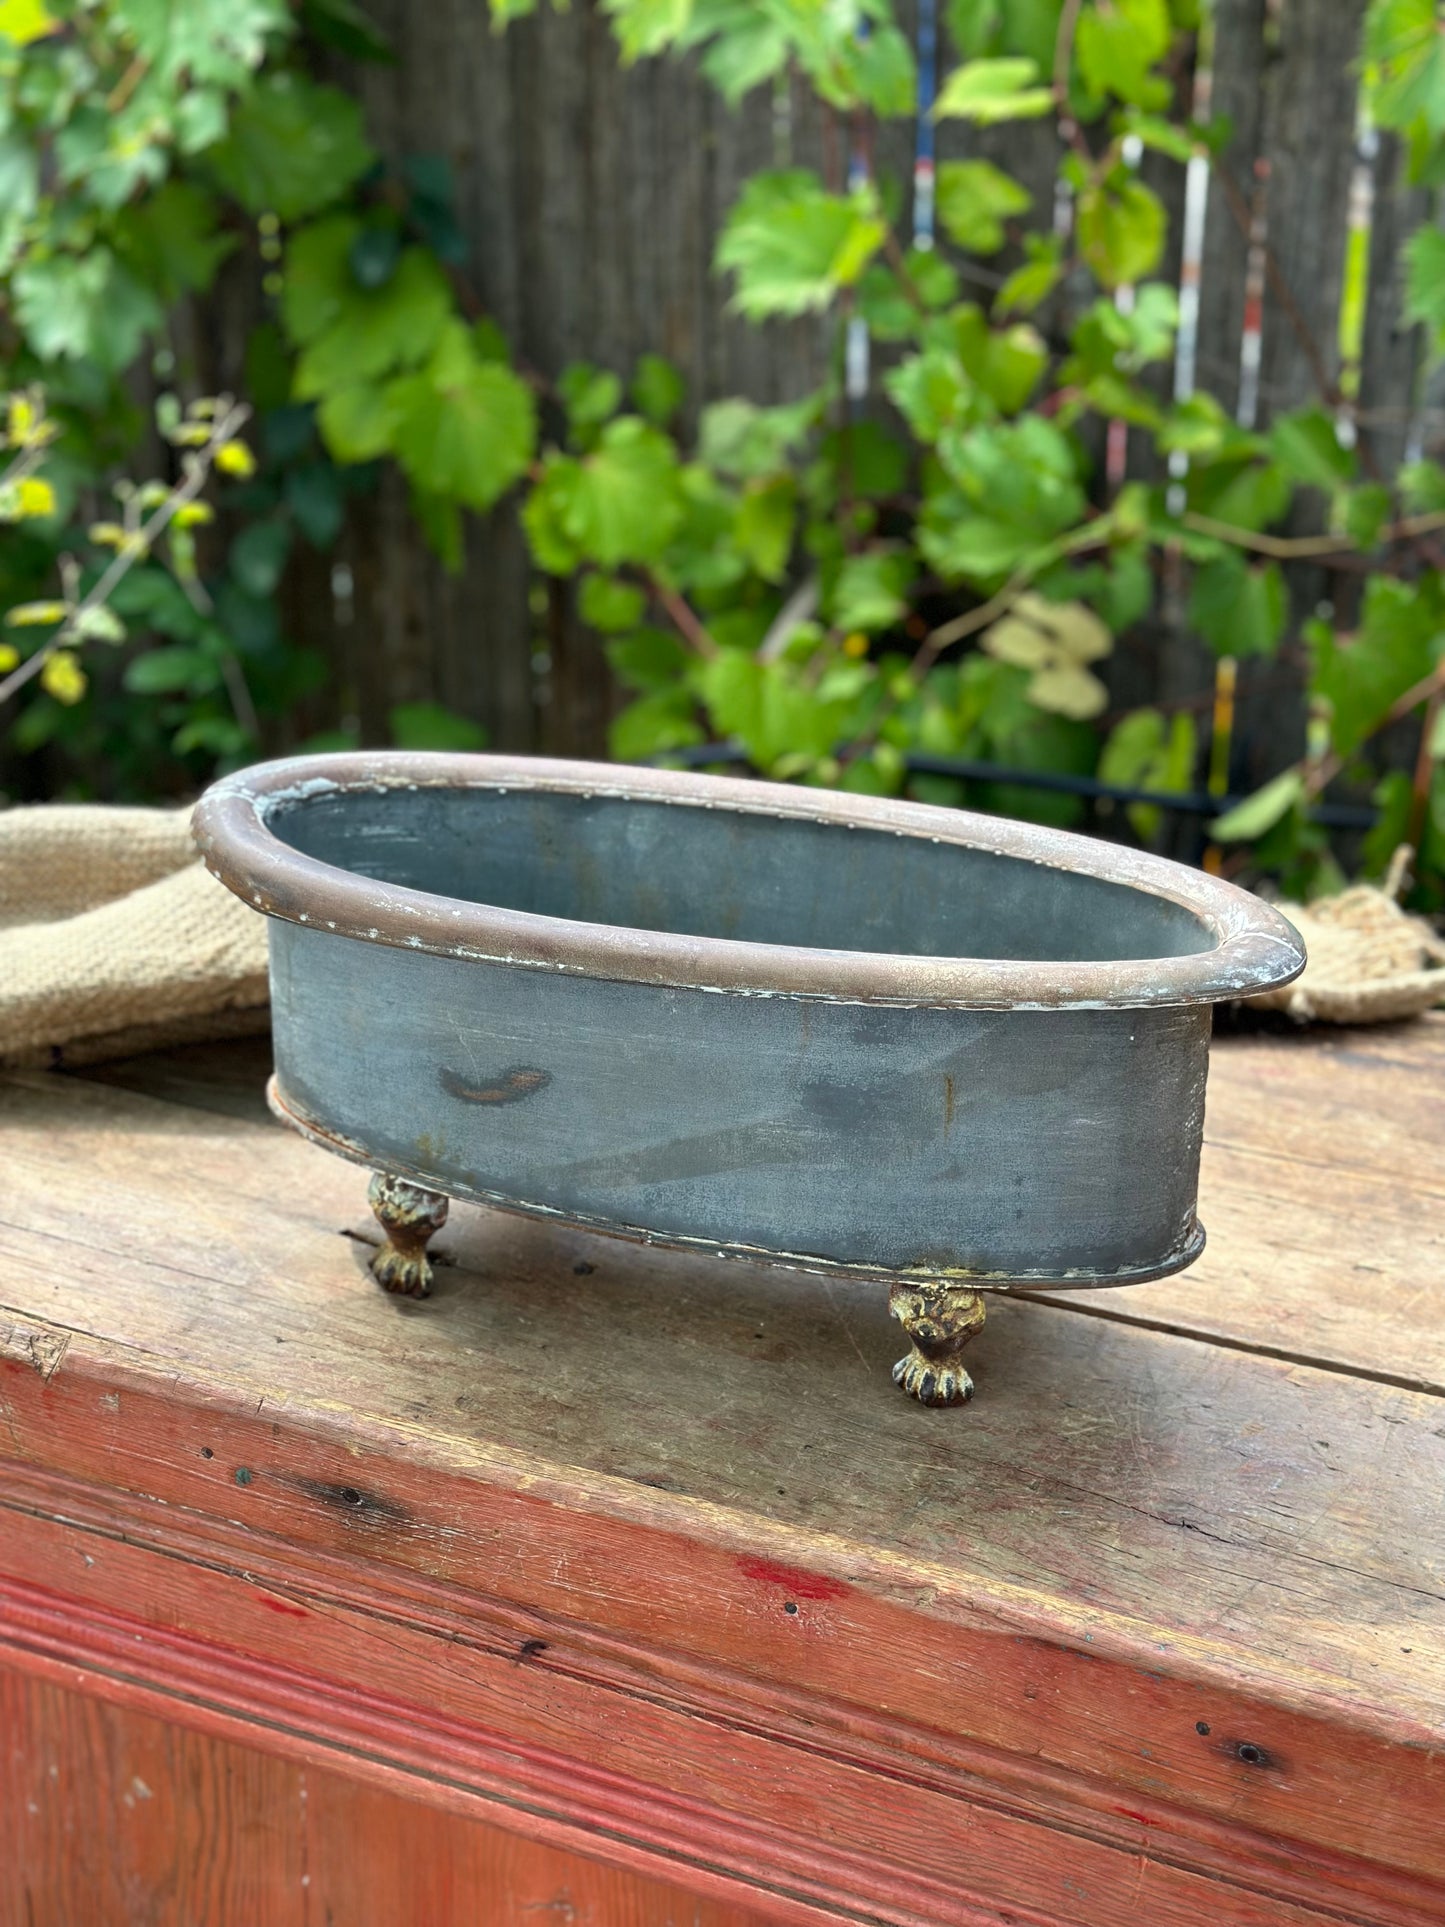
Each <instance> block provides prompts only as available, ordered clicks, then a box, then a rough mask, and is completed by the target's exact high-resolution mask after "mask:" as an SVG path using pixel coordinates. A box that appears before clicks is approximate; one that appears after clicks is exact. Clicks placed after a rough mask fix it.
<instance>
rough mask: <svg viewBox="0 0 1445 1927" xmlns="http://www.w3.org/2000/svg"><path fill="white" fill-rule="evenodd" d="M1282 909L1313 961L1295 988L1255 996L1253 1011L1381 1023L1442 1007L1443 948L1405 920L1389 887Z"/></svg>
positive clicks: (1421, 926)
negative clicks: (1275, 1011)
mask: <svg viewBox="0 0 1445 1927" xmlns="http://www.w3.org/2000/svg"><path fill="white" fill-rule="evenodd" d="M1398 880H1399V879H1398V877H1396V878H1395V879H1394V880H1393V881H1394V882H1395V883H1397V882H1398ZM1284 908H1285V914H1286V915H1287V916H1288V917H1289V920H1290V922H1291V923H1292V924H1293V925H1294V926H1295V928H1296V929H1297V930H1298V931H1299V933H1300V935H1301V936H1302V937H1303V938H1304V940H1305V949H1306V950H1307V951H1308V952H1309V962H1308V963H1307V964H1306V965H1305V969H1304V974H1303V976H1300V977H1297V978H1296V979H1295V981H1294V982H1293V983H1292V984H1286V985H1285V987H1284V988H1283V989H1282V990H1268V991H1266V992H1265V993H1264V995H1263V996H1262V997H1251V998H1250V1000H1249V1005H1250V1008H1251V1009H1252V1010H1257V1009H1265V1010H1282V1011H1285V1012H1287V1013H1288V1015H1289V1016H1291V1017H1293V1018H1295V1019H1297V1020H1298V1021H1299V1022H1300V1023H1324V1024H1383V1023H1388V1022H1390V1021H1391V1020H1392V1019H1396V1018H1401V1017H1419V1016H1421V1015H1422V1014H1423V1013H1424V1012H1425V1011H1427V1010H1430V1009H1431V1008H1433V1006H1434V1005H1436V1004H1441V1003H1445V967H1442V966H1445V942H1442V941H1441V940H1440V938H1439V937H1437V936H1436V934H1435V932H1434V931H1433V930H1432V929H1431V928H1430V926H1429V924H1427V923H1425V922H1423V921H1422V920H1421V919H1420V918H1419V917H1411V916H1407V915H1406V913H1405V912H1404V911H1403V910H1402V909H1401V908H1400V906H1399V905H1398V904H1397V903H1396V902H1395V901H1394V897H1393V889H1392V884H1391V883H1387V885H1386V888H1385V889H1384V890H1376V889H1374V888H1373V887H1372V886H1370V885H1369V884H1358V885H1357V886H1356V887H1355V888H1354V889H1353V890H1344V891H1342V892H1341V893H1340V895H1339V896H1337V897H1324V898H1322V899H1321V900H1320V901H1319V902H1318V903H1312V904H1310V906H1309V907H1308V909H1302V908H1301V907H1300V906H1299V905H1297V904H1293V903H1291V904H1286V905H1285V906H1284Z"/></svg>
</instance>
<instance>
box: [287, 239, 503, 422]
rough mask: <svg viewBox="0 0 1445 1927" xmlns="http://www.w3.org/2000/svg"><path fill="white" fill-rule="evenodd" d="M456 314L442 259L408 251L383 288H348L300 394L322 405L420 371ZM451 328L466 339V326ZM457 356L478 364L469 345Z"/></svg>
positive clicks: (304, 366) (308, 364) (313, 343)
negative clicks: (394, 374)
mask: <svg viewBox="0 0 1445 1927" xmlns="http://www.w3.org/2000/svg"><path fill="white" fill-rule="evenodd" d="M451 312H452V297H451V288H450V286H449V284H448V282H447V278H446V275H445V274H444V273H443V272H442V270H441V268H440V267H439V266H438V264H437V261H436V258H435V257H434V256H433V255H432V254H430V253H429V252H428V251H427V250H426V249H425V248H416V247H413V248H408V249H407V250H406V251H405V253H404V254H403V255H402V257H401V259H400V261H398V263H397V266H396V272H395V273H394V274H393V275H392V277H391V279H390V280H389V281H387V282H386V283H385V284H384V285H383V286H382V287H379V288H374V289H368V288H359V287H357V286H356V284H355V282H354V281H351V280H348V282H347V283H346V284H345V285H344V286H343V288H342V290H341V291H340V296H339V303H338V306H337V309H336V318H335V320H334V321H333V322H332V323H331V324H330V325H329V326H328V327H327V328H326V329H325V330H324V332H322V333H321V334H319V335H316V336H315V337H314V338H313V339H312V340H310V341H309V342H308V343H307V344H306V346H305V347H304V348H303V349H302V351H301V356H300V359H299V360H298V361H297V364H296V378H295V383H294V389H293V392H294V393H295V394H296V396H297V398H298V399H299V400H301V401H315V400H317V399H318V398H320V397H321V396H323V395H326V394H329V393H330V392H331V391H332V390H333V389H337V388H347V387H353V386H355V384H357V383H358V382H365V381H374V380H377V379H378V378H379V377H381V376H383V375H386V374H389V373H391V371H392V370H393V369H396V368H410V367H415V366H416V365H417V364H418V363H419V362H422V361H425V360H426V359H427V357H428V355H430V354H431V353H432V351H433V350H434V349H436V348H437V345H438V342H439V340H440V338H441V336H442V333H443V330H444V328H445V327H446V326H447V325H448V321H449V317H451ZM450 327H451V329H452V330H453V331H454V332H455V333H456V334H457V335H458V336H461V337H465V336H466V330H465V329H464V327H463V325H462V323H461V322H459V321H456V320H451V322H450ZM457 352H458V353H459V354H460V355H461V356H462V358H463V359H465V360H468V361H474V360H475V359H476V355H475V349H474V347H473V345H472V344H471V342H470V339H469V338H467V340H466V345H465V347H459V348H458V350H457Z"/></svg>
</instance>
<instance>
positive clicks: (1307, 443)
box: [1269, 407, 1358, 494]
mask: <svg viewBox="0 0 1445 1927" xmlns="http://www.w3.org/2000/svg"><path fill="white" fill-rule="evenodd" d="M1269 445H1270V448H1271V450H1272V451H1273V454H1274V458H1275V460H1276V461H1277V462H1278V463H1279V465H1280V467H1281V468H1282V469H1283V470H1284V472H1285V474H1286V475H1288V476H1289V478H1290V480H1291V481H1293V482H1298V483H1300V484H1301V485H1302V486H1303V487H1306V488H1320V489H1324V490H1326V491H1327V492H1328V493H1330V494H1333V493H1334V491H1335V490H1336V489H1339V488H1343V487H1344V486H1345V485H1346V484H1347V483H1349V482H1352V481H1353V480H1354V478H1355V471H1356V468H1357V467H1358V463H1357V461H1356V458H1355V453H1354V450H1353V449H1350V448H1344V447H1342V446H1341V443H1340V438H1339V435H1338V433H1337V431H1336V428H1335V424H1334V422H1333V420H1332V419H1331V418H1330V416H1329V415H1327V414H1326V413H1325V411H1324V409H1323V408H1318V407H1314V408H1297V409H1295V410H1294V411H1293V413H1291V414H1288V415H1277V416H1276V417H1275V419H1274V422H1273V424H1272V425H1271V427H1270V431H1269Z"/></svg>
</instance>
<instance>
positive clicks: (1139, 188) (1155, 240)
mask: <svg viewBox="0 0 1445 1927" xmlns="http://www.w3.org/2000/svg"><path fill="white" fill-rule="evenodd" d="M1078 220H1079V251H1080V253H1081V254H1082V255H1083V257H1084V259H1085V261H1087V262H1088V264H1089V266H1090V267H1091V268H1092V269H1093V271H1094V273H1095V274H1096V275H1097V276H1098V278H1099V280H1100V281H1101V282H1102V283H1103V285H1104V286H1105V287H1106V288H1119V287H1123V286H1125V285H1127V284H1128V283H1131V282H1135V281H1142V280H1144V279H1145V277H1146V276H1148V275H1150V274H1152V273H1153V272H1154V270H1155V268H1157V267H1158V265H1159V261H1160V258H1161V256H1162V255H1163V253H1164V241H1165V237H1166V235H1167V232H1168V217H1167V215H1166V214H1165V212H1164V204H1163V202H1162V201H1161V200H1160V199H1159V197H1158V195H1157V194H1155V193H1154V192H1153V191H1152V190H1151V189H1150V188H1147V187H1145V185H1144V183H1143V182H1142V181H1139V180H1135V179H1134V178H1133V177H1132V176H1129V175H1124V176H1123V177H1122V178H1121V177H1119V176H1118V175H1117V174H1115V175H1113V176H1111V177H1110V178H1109V179H1107V180H1105V181H1102V182H1096V183H1092V184H1091V185H1089V186H1088V187H1086V188H1085V189H1084V191H1083V192H1082V193H1081V194H1080V196H1079V204H1078Z"/></svg>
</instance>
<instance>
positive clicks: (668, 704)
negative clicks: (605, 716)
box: [607, 687, 707, 763]
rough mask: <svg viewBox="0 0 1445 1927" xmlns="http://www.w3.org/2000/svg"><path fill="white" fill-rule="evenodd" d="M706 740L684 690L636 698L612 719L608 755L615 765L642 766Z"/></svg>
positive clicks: (608, 739)
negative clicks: (644, 763) (653, 758)
mask: <svg viewBox="0 0 1445 1927" xmlns="http://www.w3.org/2000/svg"><path fill="white" fill-rule="evenodd" d="M706 740H707V739H706V734H705V732H704V730H703V729H702V727H701V725H700V724H699V723H698V720H697V716H696V714H695V712H694V706H693V699H692V696H691V694H690V693H689V692H688V690H687V689H686V688H685V687H680V688H673V689H659V690H656V691H654V692H653V693H652V694H651V695H647V696H641V697H639V698H638V700H637V701H636V702H635V703H629V704H628V705H627V707H626V709H624V710H623V711H622V713H621V714H620V715H619V716H617V717H615V718H614V719H613V722H612V726H611V728H610V729H609V730H608V732H607V748H608V753H609V755H610V756H611V757H612V759H613V761H614V762H617V763H643V762H646V761H648V760H649V759H650V758H651V757H654V756H664V755H666V753H667V751H668V750H670V749H688V748H690V747H691V746H692V745H693V744H694V743H701V742H705V741H706Z"/></svg>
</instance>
